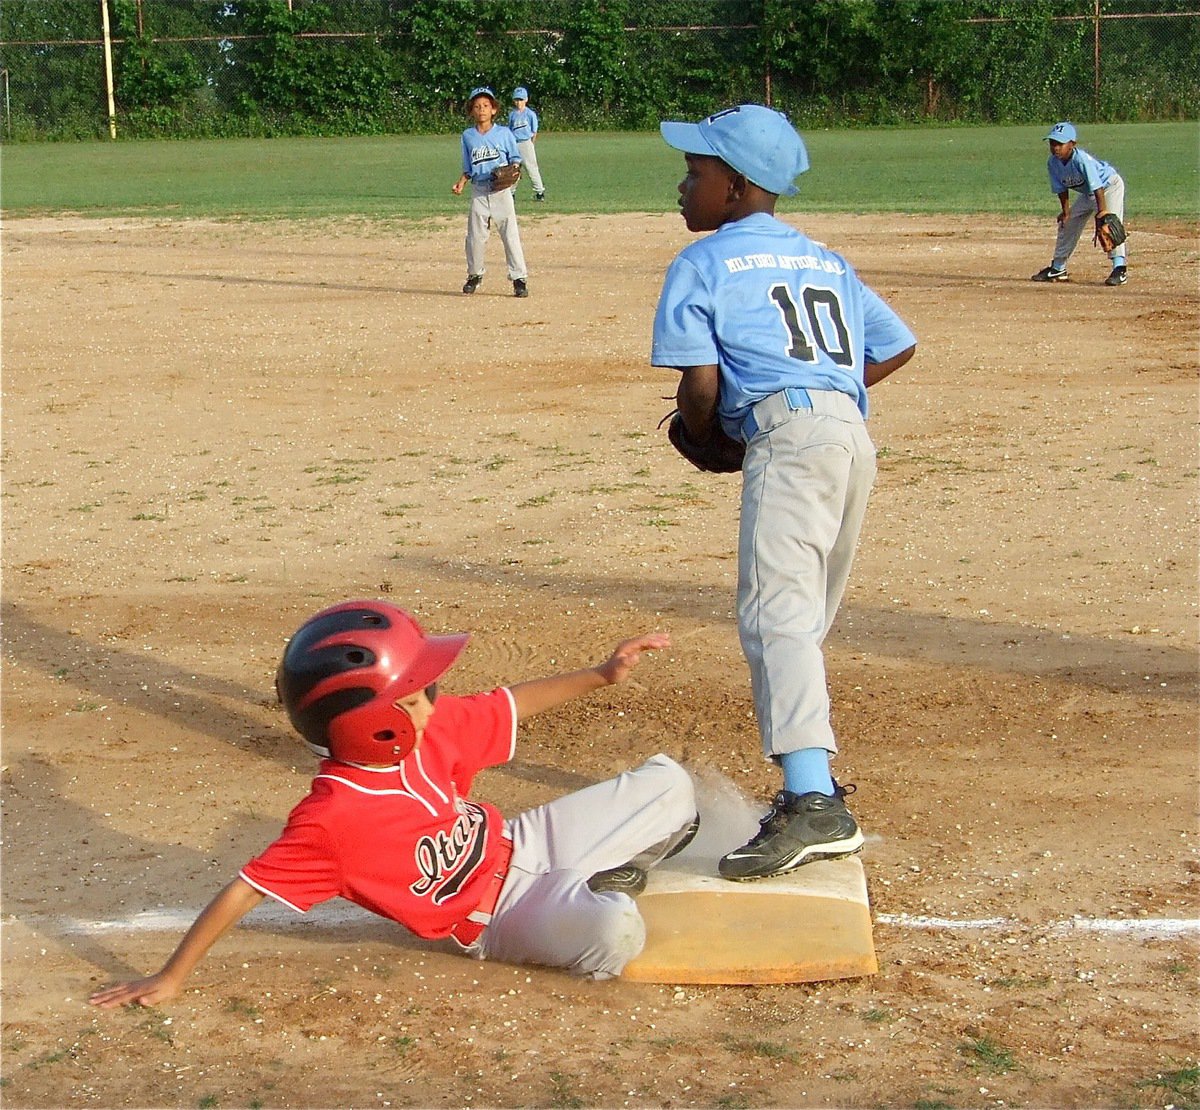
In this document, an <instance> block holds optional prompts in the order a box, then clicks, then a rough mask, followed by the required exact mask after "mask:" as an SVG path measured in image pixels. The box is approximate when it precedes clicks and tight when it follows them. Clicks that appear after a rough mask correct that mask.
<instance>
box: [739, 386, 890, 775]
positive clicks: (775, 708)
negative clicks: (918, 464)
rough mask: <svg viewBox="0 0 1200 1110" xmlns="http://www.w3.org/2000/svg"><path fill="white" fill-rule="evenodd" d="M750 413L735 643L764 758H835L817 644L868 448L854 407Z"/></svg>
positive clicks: (867, 475) (867, 487)
mask: <svg viewBox="0 0 1200 1110" xmlns="http://www.w3.org/2000/svg"><path fill="white" fill-rule="evenodd" d="M808 396H809V397H810V399H811V401H812V406H813V407H812V411H808V410H804V409H799V410H795V411H793V410H792V409H791V408H790V407H789V404H788V400H787V398H786V397H785V395H784V394H783V393H776V394H773V395H772V396H770V397H768V398H766V399H765V400H764V401H760V402H759V403H758V404H757V405H756V406H755V407H754V410H753V411H754V416H755V419H756V421H757V424H758V431H757V432H756V433H755V434H754V435H753V437H752V438H751V439H750V441H749V443H747V445H746V460H745V463H744V464H743V466H742V505H741V526H740V530H739V535H738V633H739V635H740V637H741V642H742V651H743V652H744V653H745V656H746V661H747V662H748V663H749V664H750V682H751V687H752V690H753V693H754V708H755V712H756V714H757V717H758V728H759V734H760V736H761V738H762V745H763V752H764V754H765V755H766V756H767V757H768V758H770V757H773V756H774V757H778V756H780V755H783V754H784V753H786V752H791V751H799V750H800V749H802V748H825V749H826V750H827V751H830V752H836V751H837V744H836V742H835V740H834V736H833V728H832V726H831V725H830V723H829V692H828V688H827V685H826V679H825V660H824V656H823V655H822V651H821V644H822V642H823V641H824V639H825V635H826V633H828V631H829V627H830V625H832V624H833V618H834V616H835V614H836V613H837V610H838V605H839V604H840V603H841V600H842V593H843V592H844V590H845V588H846V580H847V578H848V577H849V575H850V564H851V562H852V561H853V559H854V551H855V548H856V547H857V546H858V537H859V532H860V531H861V529H862V522H863V517H864V515H865V514H866V510H867V499H868V497H869V496H870V493H871V487H872V485H873V484H874V482H875V446H874V444H872V442H871V438H870V436H868V434H867V429H866V425H865V424H864V422H863V418H862V414H861V413H860V412H859V411H858V406H857V405H856V404H855V402H854V399H853V398H851V397H849V396H848V395H846V394H844V393H837V392H832V391H824V390H809V391H808Z"/></svg>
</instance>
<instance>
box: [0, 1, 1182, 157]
mask: <svg viewBox="0 0 1200 1110" xmlns="http://www.w3.org/2000/svg"><path fill="white" fill-rule="evenodd" d="M109 7H110V12H111V16H112V34H113V38H114V44H113V50H112V57H113V76H114V86H115V88H114V94H115V101H116V106H117V114H118V120H119V124H120V129H121V133H122V134H123V135H126V136H178V137H201V136H224V135H273V134H381V133H394V132H416V133H421V132H427V133H445V132H447V131H452V130H454V129H456V128H457V127H459V126H461V120H462V101H463V98H464V96H465V94H466V93H467V91H468V90H469V89H470V88H471V87H472V86H474V85H476V84H491V85H493V86H494V87H495V88H496V91H497V92H498V93H499V94H500V97H501V100H502V101H506V100H507V98H508V92H509V91H511V88H512V87H513V86H515V85H518V84H521V85H525V86H527V87H528V88H529V89H530V90H531V93H532V103H533V105H534V106H535V107H536V108H537V109H538V111H539V112H540V113H541V114H542V115H543V116H544V117H545V118H546V119H547V121H548V122H549V123H552V124H553V126H554V127H556V128H558V129H571V130H587V129H618V130H622V129H646V128H652V127H654V126H655V125H656V124H657V121H658V120H659V119H662V118H663V117H664V116H668V115H670V116H676V117H679V118H686V117H698V116H701V115H704V114H706V113H707V112H709V111H712V110H714V109H716V108H719V107H722V106H724V105H728V104H731V103H737V102H743V101H757V102H769V103H771V104H773V105H774V106H776V107H778V108H780V109H782V110H784V111H786V112H788V114H789V115H790V116H791V117H792V119H793V120H794V121H796V122H797V124H799V125H800V126H802V127H820V126H854V125H873V126H878V125H890V124H915V123H922V122H931V121H935V122H943V123H944V122H959V121H961V122H983V123H1005V122H1013V123H1017V122H1031V121H1035V120H1036V121H1042V120H1047V119H1055V118H1063V117H1071V118H1075V119H1078V120H1105V121H1115V120H1124V119H1133V120H1147V119H1180V118H1189V117H1194V116H1195V114H1196V105H1197V104H1200V64H1198V62H1200V13H1197V12H1193V13H1192V14H1191V15H1187V14H1184V15H1170V16H1169V15H1168V13H1171V12H1176V11H1178V10H1179V9H1180V8H1183V7H1186V5H1185V4H1180V3H1178V2H1177V0H1102V4H1101V14H1102V16H1103V18H1102V19H1101V20H1100V21H1099V22H1097V21H1096V20H1095V18H1094V16H1095V3H1094V0H291V2H290V3H289V0H109ZM99 9H100V5H99V4H98V3H97V0H4V3H3V4H2V5H0V68H2V69H3V71H4V74H5V76H6V79H7V89H8V98H9V99H8V105H9V114H10V118H9V121H8V123H9V134H10V137H16V138H79V137H89V136H95V135H100V134H102V133H103V132H104V130H105V128H106V118H105V114H106V107H105V97H104V85H103V68H102V63H103V57H102V51H101V50H100V49H99V44H98V40H99V32H100V26H99V23H100V16H99ZM1134 16H1136V17H1137V18H1131V17H1134ZM1098 51H1099V54H1100V58H1101V70H1100V73H1099V76H1097V73H1096V70H1095V59H1096V55H1097V52H1098Z"/></svg>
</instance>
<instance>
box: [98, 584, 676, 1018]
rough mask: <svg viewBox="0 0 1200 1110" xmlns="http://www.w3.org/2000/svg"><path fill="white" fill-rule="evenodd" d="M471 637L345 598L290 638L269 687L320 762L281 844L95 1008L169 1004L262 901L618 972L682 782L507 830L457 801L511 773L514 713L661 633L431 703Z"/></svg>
mask: <svg viewBox="0 0 1200 1110" xmlns="http://www.w3.org/2000/svg"><path fill="white" fill-rule="evenodd" d="M467 640H468V636H467V635H465V634H462V635H453V636H429V635H426V633H425V632H424V631H423V630H422V629H421V627H420V625H419V624H418V623H417V622H416V621H415V620H414V619H413V618H412V617H411V616H410V615H409V614H408V613H406V612H405V611H404V610H402V609H399V608H397V607H396V606H394V605H391V604H389V603H387V602H382V601H350V602H346V603H344V604H341V605H335V606H333V607H332V608H329V609H325V610H322V611H321V612H320V613H318V614H316V615H315V616H314V617H312V618H310V619H309V620H308V621H306V622H305V623H304V624H303V625H302V626H301V628H300V629H299V631H297V633H296V634H295V636H294V637H293V638H292V639H291V641H290V642H289V643H288V646H287V649H286V650H285V652H284V655H283V661H282V662H281V663H280V666H279V671H278V675H277V678H276V687H277V690H278V692H279V696H280V699H281V701H282V702H283V705H284V707H285V708H286V709H287V712H288V716H289V717H290V719H291V721H292V724H293V725H294V726H295V728H296V730H297V731H298V732H299V733H300V735H301V736H302V737H303V738H304V740H305V742H306V743H307V744H308V746H309V747H310V748H311V749H312V750H313V752H314V753H316V754H317V755H319V756H320V757H321V765H320V769H319V772H318V774H317V776H316V778H314V779H313V783H312V790H311V792H310V793H309V794H308V796H307V797H306V798H304V799H303V801H301V802H300V804H299V805H297V806H296V808H295V809H293V810H292V812H291V813H290V814H289V815H288V819H287V825H286V826H285V828H284V830H283V833H282V834H281V835H280V837H279V839H278V840H276V841H275V842H274V843H273V844H271V845H270V846H269V847H268V848H267V849H266V851H264V852H263V853H262V854H261V855H259V856H257V857H256V858H255V859H253V860H251V861H250V862H249V863H248V864H246V866H245V867H244V868H243V869H242V871H241V872H240V874H239V875H238V877H237V878H235V879H234V880H233V881H232V882H231V883H230V884H229V885H228V886H227V887H225V889H224V890H222V891H221V892H220V893H219V894H218V895H217V896H216V897H215V898H214V899H213V900H212V902H210V903H209V905H208V906H207V907H206V908H205V909H204V910H203V911H202V912H201V914H200V916H199V917H198V918H197V919H196V921H195V922H194V923H193V925H192V927H191V929H190V930H189V931H188V932H187V934H186V935H185V936H184V938H183V940H182V941H180V943H179V946H178V947H177V948H176V949H175V952H174V953H173V954H172V956H171V957H170V959H168V960H167V962H166V964H165V965H164V966H163V967H162V969H161V970H160V971H158V972H157V973H155V974H153V975H150V976H148V977H146V978H144V979H137V980H134V981H132V982H127V983H120V984H117V985H115V986H111V987H108V988H106V989H105V990H101V991H98V992H96V993H95V994H93V995H92V996H91V999H90V1001H91V1002H92V1003H93V1004H95V1005H97V1006H103V1007H106V1008H111V1007H115V1006H121V1005H125V1004H128V1003H140V1004H141V1005H154V1004H156V1003H159V1002H165V1001H167V1000H168V999H170V998H173V997H175V996H176V995H178V994H179V993H180V991H181V990H182V987H183V983H184V980H185V979H186V978H187V976H188V974H189V973H190V972H191V970H192V969H193V968H194V967H195V966H196V964H197V963H198V962H199V961H200V959H201V958H202V957H203V956H204V955H205V953H206V952H207V951H208V950H209V949H210V948H211V947H212V945H213V944H214V943H215V942H216V941H217V940H219V939H220V938H221V937H222V936H223V935H224V934H225V933H226V932H228V931H229V929H231V928H232V927H233V926H234V925H236V924H237V922H238V921H240V920H241V918H242V917H243V916H244V915H245V914H246V913H247V912H248V911H250V910H251V909H253V908H254V907H255V906H257V905H258V904H259V903H260V902H261V901H262V900H263V898H264V897H267V896H269V897H271V898H274V899H276V900H277V901H279V902H281V903H283V904H284V905H285V906H288V907H289V908H291V909H293V910H296V911H297V912H300V913H303V912H305V911H307V910H309V909H311V908H312V907H313V906H314V905H316V904H317V903H319V902H324V901H327V900H328V899H330V898H335V897H339V896H340V897H342V898H345V899H347V900H349V901H351V902H354V903H356V904H357V905H360V906H362V907H364V908H365V909H368V910H370V911H371V912H373V913H377V914H379V915H380V916H382V917H386V918H390V919H392V920H393V921H397V922H399V923H400V924H401V925H403V926H404V927H405V928H407V929H408V930H410V931H411V932H413V933H415V934H416V935H417V936H420V937H424V938H426V939H429V940H442V939H445V938H450V939H452V940H454V941H455V942H456V944H457V947H458V948H459V949H460V950H461V951H463V952H465V953H467V954H468V955H470V956H473V957H475V958H476V959H481V960H482V959H496V960H503V961H505V962H508V963H536V964H544V965H547V966H550V967H560V968H565V969H567V970H568V971H570V972H572V973H574V974H577V975H581V976H587V977H591V978H594V979H608V978H611V977H613V976H616V975H620V973H621V971H622V970H623V969H624V967H625V965H626V964H627V963H628V962H629V961H630V960H631V959H633V958H634V957H635V956H637V955H638V953H639V952H640V951H641V950H642V947H643V945H644V943H645V937H646V931H645V925H644V923H643V921H642V917H641V915H640V914H639V912H638V909H637V905H636V904H635V902H634V901H633V897H632V896H633V895H635V894H637V893H639V892H640V891H641V889H642V888H643V887H644V886H645V883H646V870H647V869H648V868H650V867H653V866H655V865H656V864H657V863H659V862H661V861H662V860H663V859H665V858H666V857H667V856H669V855H673V854H674V853H675V852H677V851H679V850H680V849H681V848H682V847H683V846H684V845H685V844H686V843H687V842H688V841H689V840H690V839H691V837H692V836H693V835H694V834H695V831H696V827H697V825H698V818H697V816H696V798H695V792H694V789H693V786H692V780H691V777H690V776H689V775H688V773H687V772H686V771H685V770H684V769H683V768H682V767H680V766H679V764H678V763H676V762H675V761H674V760H672V759H669V758H668V757H667V756H665V755H656V756H653V757H652V758H651V759H648V760H647V761H646V762H645V763H643V764H642V765H641V766H640V767H636V768H634V769H633V770H630V771H626V772H624V773H623V774H621V775H619V776H618V777H617V778H615V779H611V780H609V781H607V782H601V783H597V784H596V785H594V786H590V787H587V788H586V789H584V790H580V791H578V792H576V793H574V794H570V795H567V796H565V797H562V798H559V799H557V800H555V801H552V802H549V803H547V804H546V805H543V806H538V807H537V808H536V809H531V810H529V811H527V812H525V813H522V814H520V815H519V816H517V817H514V818H510V819H509V820H505V819H504V817H503V816H502V815H501V814H500V812H499V811H498V810H497V809H496V808H495V807H494V806H492V805H490V804H488V803H487V802H480V801H474V800H472V799H471V798H470V797H469V795H470V789H471V783H472V780H473V779H474V777H475V775H476V774H477V773H478V772H479V771H480V770H482V769H483V768H485V767H493V766H498V765H500V764H503V763H506V762H508V761H509V760H510V759H511V758H512V756H513V752H514V749H515V745H516V732H517V723H518V721H520V720H522V719H524V718H525V717H528V716H530V715H531V714H534V713H540V712H542V711H543V710H546V709H551V708H553V707H555V706H558V705H562V704H563V703H564V702H567V701H570V700H571V699H573V698H576V697H580V696H582V695H583V694H586V693H589V692H590V691H592V690H597V689H599V688H600V687H602V686H607V685H610V684H612V683H616V682H622V681H624V679H625V678H626V677H627V676H628V675H629V672H630V671H631V670H632V669H633V668H634V667H635V666H637V664H638V662H639V661H640V660H641V657H642V655H643V654H644V653H645V652H647V651H652V650H654V649H657V648H663V647H666V646H667V645H668V643H669V642H670V641H669V638H668V637H667V636H666V635H665V634H660V633H652V634H648V635H644V636H637V637H634V638H633V639H629V640H625V641H623V642H622V643H620V644H618V645H617V647H616V649H615V650H614V651H613V654H612V655H611V656H610V657H609V658H608V659H607V660H606V661H605V662H603V663H600V664H598V665H597V666H595V667H587V668H584V669H583V670H578V671H573V672H571V673H568V674H561V675H556V676H553V677H549V678H543V679H537V680H535V681H532V682H523V683H520V684H518V685H515V686H512V687H511V688H507V687H499V688H498V689H495V690H492V691H491V692H489V693H482V694H476V695H474V696H472V697H449V696H441V697H439V696H438V694H437V686H436V683H437V680H438V679H439V678H440V677H441V676H442V675H443V674H445V672H446V671H447V670H449V668H450V667H451V666H452V665H453V663H454V661H455V659H457V657H458V655H459V653H460V652H461V651H462V650H463V648H464V647H465V646H466V643H467Z"/></svg>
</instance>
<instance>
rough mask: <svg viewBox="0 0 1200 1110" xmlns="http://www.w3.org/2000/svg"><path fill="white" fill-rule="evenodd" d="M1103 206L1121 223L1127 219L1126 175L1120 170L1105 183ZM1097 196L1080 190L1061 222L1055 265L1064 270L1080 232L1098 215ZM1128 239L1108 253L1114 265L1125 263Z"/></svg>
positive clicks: (1056, 267) (1056, 244)
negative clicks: (1120, 172) (1123, 176)
mask: <svg viewBox="0 0 1200 1110" xmlns="http://www.w3.org/2000/svg"><path fill="white" fill-rule="evenodd" d="M1104 206H1105V207H1106V208H1107V209H1108V211H1110V212H1115V213H1116V214H1117V217H1118V218H1119V219H1120V220H1121V222H1122V223H1124V222H1125V179H1124V178H1122V177H1121V175H1120V174H1114V175H1113V178H1112V180H1111V181H1110V182H1109V183H1108V184H1107V185H1105V186H1104ZM1097 211H1098V209H1097V208H1096V198H1095V196H1093V195H1092V194H1091V193H1080V194H1079V196H1077V197H1076V198H1075V200H1074V201H1073V202H1072V204H1071V207H1070V209H1068V211H1067V218H1066V219H1065V220H1063V222H1062V223H1060V224H1059V225H1058V235H1057V236H1056V237H1055V241H1054V268H1055V269H1056V270H1065V269H1066V268H1067V259H1069V258H1070V257H1071V255H1072V254H1074V252H1075V248H1076V247H1077V246H1078V245H1079V236H1080V235H1081V234H1082V233H1083V229H1084V228H1085V227H1087V226H1089V225H1090V224H1091V222H1092V221H1093V220H1094V219H1095V216H1096V212H1097ZM1127 246H1128V240H1126V242H1124V243H1122V244H1121V245H1120V246H1119V247H1116V248H1114V249H1113V250H1112V251H1111V252H1110V253H1109V258H1111V259H1112V264H1113V265H1114V266H1124V265H1125V255H1126V248H1127Z"/></svg>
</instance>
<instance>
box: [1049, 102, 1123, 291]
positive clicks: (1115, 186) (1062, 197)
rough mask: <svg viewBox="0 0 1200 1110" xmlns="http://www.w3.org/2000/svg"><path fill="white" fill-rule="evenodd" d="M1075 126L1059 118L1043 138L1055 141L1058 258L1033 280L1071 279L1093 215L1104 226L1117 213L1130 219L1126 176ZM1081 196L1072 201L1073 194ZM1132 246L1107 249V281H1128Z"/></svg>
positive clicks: (1052, 158) (1053, 187) (1053, 163)
mask: <svg viewBox="0 0 1200 1110" xmlns="http://www.w3.org/2000/svg"><path fill="white" fill-rule="evenodd" d="M1077 139H1078V135H1077V134H1076V132H1075V125H1074V124H1073V123H1071V122H1070V120H1062V121H1061V122H1060V123H1056V124H1055V125H1054V126H1053V127H1052V128H1050V130H1049V132H1048V133H1047V134H1046V136H1045V138H1044V139H1043V142H1049V144H1050V157H1049V158H1048V159H1047V161H1046V171H1047V173H1048V174H1049V176H1050V191H1051V192H1052V193H1053V194H1054V195H1055V196H1056V197H1058V203H1059V207H1060V209H1061V210H1060V212H1059V214H1058V231H1057V232H1056V234H1055V237H1054V257H1053V258H1052V259H1051V260H1050V265H1049V266H1043V267H1042V269H1040V270H1038V272H1037V273H1036V274H1034V275H1033V280H1034V281H1041V282H1048V283H1049V282H1055V283H1056V282H1063V281H1070V280H1071V278H1070V275H1069V274H1068V273H1067V262H1068V261H1069V259H1070V257H1071V255H1072V254H1074V253H1075V248H1076V247H1077V246H1078V245H1079V236H1080V235H1081V234H1082V233H1083V229H1084V228H1085V227H1086V226H1087V222H1088V220H1089V219H1094V220H1095V221H1096V223H1097V231H1099V223H1100V220H1101V218H1102V217H1103V216H1104V215H1106V214H1107V213H1109V212H1112V213H1113V214H1114V215H1116V216H1117V218H1118V219H1120V220H1122V221H1123V220H1124V219H1125V179H1124V178H1123V177H1122V176H1121V175H1120V174H1119V173H1117V171H1116V169H1115V168H1114V167H1113V166H1110V165H1109V164H1108V163H1107V162H1105V161H1102V160H1101V159H1099V158H1097V157H1096V156H1095V155H1093V154H1089V153H1088V152H1087V151H1086V150H1084V149H1083V147H1081V146H1078V145H1077V144H1076V141H1077ZM1072 192H1076V193H1078V194H1079V195H1078V196H1077V197H1076V198H1075V200H1074V201H1073V202H1072V200H1071V193H1072ZM1127 250H1128V248H1127V246H1126V244H1125V243H1124V242H1122V243H1119V244H1117V245H1116V246H1114V247H1113V249H1112V250H1111V251H1110V252H1108V257H1109V258H1110V259H1111V260H1112V270H1111V271H1110V273H1109V275H1108V277H1106V278H1105V279H1104V284H1105V285H1124V284H1125V283H1126V282H1127V281H1128V280H1129V264H1128V257H1127V253H1126V252H1127Z"/></svg>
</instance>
